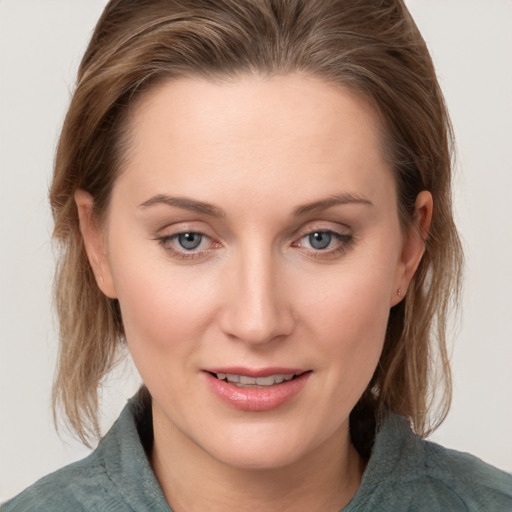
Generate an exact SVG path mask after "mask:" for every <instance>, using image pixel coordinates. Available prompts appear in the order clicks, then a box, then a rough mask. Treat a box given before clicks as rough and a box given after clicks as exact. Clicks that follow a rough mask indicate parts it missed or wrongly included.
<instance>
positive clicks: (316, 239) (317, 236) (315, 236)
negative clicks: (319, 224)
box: [308, 231, 332, 250]
mask: <svg viewBox="0 0 512 512" xmlns="http://www.w3.org/2000/svg"><path fill="white" fill-rule="evenodd" d="M308 239H309V244H310V245H311V247H313V249H318V250H322V249H327V247H329V245H330V244H331V241H332V234H331V233H327V232H326V231H317V232H315V233H311V234H310V235H308Z"/></svg>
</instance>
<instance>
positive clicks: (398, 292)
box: [396, 288, 402, 297]
mask: <svg viewBox="0 0 512 512" xmlns="http://www.w3.org/2000/svg"><path fill="white" fill-rule="evenodd" d="M396 294H397V295H398V296H399V297H401V296H402V290H401V289H400V288H398V290H397V291H396Z"/></svg>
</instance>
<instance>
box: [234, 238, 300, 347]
mask: <svg viewBox="0 0 512 512" xmlns="http://www.w3.org/2000/svg"><path fill="white" fill-rule="evenodd" d="M232 276H233V279H232V281H231V284H230V297H229V301H228V306H227V311H225V323H224V330H225V331H226V332H227V333H228V334H230V335H231V336H234V337H236V338H238V339H240V340H242V341H245V342H246V343H250V344H264V343H267V342H269V341H271V340H273V339H275V338H276V337H279V336H284V335H287V334H289V333H290V332H291V330H292V329H293V318H292V314H291V309H290V303H289V301H288V298H287V296H286V294H285V293H283V291H282V290H283V287H282V283H280V281H281V279H282V275H280V272H279V262H278V260H277V258H275V257H274V256H273V254H272V250H271V248H269V247H267V246H265V245H264V244H259V245H256V244H250V246H248V247H244V248H241V249H240V250H239V251H238V255H237V258H236V262H234V272H233V274H232Z"/></svg>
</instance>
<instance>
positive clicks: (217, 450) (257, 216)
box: [75, 75, 432, 512]
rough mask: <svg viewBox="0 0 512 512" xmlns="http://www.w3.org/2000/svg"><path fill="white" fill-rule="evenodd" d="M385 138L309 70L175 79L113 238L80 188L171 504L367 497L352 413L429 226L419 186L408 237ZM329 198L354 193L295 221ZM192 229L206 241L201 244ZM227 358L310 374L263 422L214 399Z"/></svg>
mask: <svg viewBox="0 0 512 512" xmlns="http://www.w3.org/2000/svg"><path fill="white" fill-rule="evenodd" d="M379 128H380V126H379V118H378V116H377V115H376V113H375V112H374V111H373V110H372V108H371V107H370V106H369V105H368V103H367V102H365V101H364V100H363V99H362V98H360V97H358V96H356V95H354V94H353V93H351V92H348V91H347V90H344V89H342V88H339V87H335V86H333V85H328V84H326V83H324V82H322V81H320V80H317V79H314V78H305V77H302V76H298V75H288V76H283V77H274V78H264V77H260V76H244V77H238V78H236V79H232V80H230V81H224V82H222V83H216V82H212V81H207V80H204V79H199V78H190V79H180V80H175V81H172V82H168V83H165V84H164V85H162V86H160V87H159V88H158V89H156V90H153V91H151V92H149V93H148V94H146V96H144V97H143V98H142V100H141V101H140V102H139V104H137V105H136V106H135V108H134V109H133V112H132V116H131V119H130V133H131V138H130V149H129V152H128V154H127V158H126V163H125V165H124V167H123V169H122V170H121V171H122V172H121V174H120V176H119V178H118V179H117V181H116V183H115V185H114V188H113V193H112V198H111V204H110V208H109V212H108V215H107V218H106V221H105V222H104V223H103V224H102V225H101V226H98V224H97V223H95V222H94V218H93V216H92V206H93V201H92V198H91V197H90V196H89V194H87V193H86V192H84V191H81V190H79V191H78V192H77V193H76V196H75V198H76V202H77V205H78V210H79V215H80V222H81V229H82V233H83V236H84V240H85V244H86V249H87V253H88V256H89V259H90V261H91V265H92V267H93V269H94V272H95V275H96V277H97V281H98V285H99V286H100V288H101V289H102V291H103V292H104V293H105V294H106V295H107V296H109V297H112V298H117V299H118V300H119V303H120V307H121V311H122V315H123V321H124V326H125V332H126V338H127V343H128V347H129V349H130V352H131V354H132V357H133V359H134V361H135V364H136V366H137V368H138V370H139V372H140V374H141V376H142V379H143V381H144V382H145V384H146V385H147V387H148V388H149V390H150V392H151V395H152V397H153V417H154V433H155V444H154V449H153V454H152V464H153V468H154V470H155V474H156V476H157V478H158V480H159V482H160V484H161V486H162V489H163V491H164V493H165V495H166V497H167V499H168V501H169V503H170V505H171V506H172V507H173V510H176V511H177V512H180V511H185V510H186V511H187V512H190V511H200V510H201V511H202V510H210V511H216V510H225V509H226V507H228V506H230V507H236V508H237V510H242V511H243V510H255V509H259V508H260V507H269V508H270V509H272V510H276V511H288V510H296V507H297V504H300V506H301V509H303V510H312V511H315V510H318V511H320V510H322V511H329V510H332V511H335V510H336V511H337V510H339V509H340V508H341V507H342V506H344V505H345V504H346V503H348V501H349V500H350V499H351V498H352V497H353V495H354V494H355V492H356V491H357V488H358V486H359V484H360V481H361V476H362V472H363V470H364V461H362V460H361V458H360V457H359V455H358V453H357V452H356V450H355V449H354V447H353V446H352V444H351V442H350V436H349V431H348V417H349V414H350V411H351V409H352V408H353V407H354V405H355V404H356V402H357V400H358V399H359V397H360V396H361V394H362V393H363V391H364V389H365V388H366V386H367V384H368V382H369V380H370V378H371V376H372V374H373V372H374V370H375V367H376V365H377V363H378V360H379V357H380V354H381V350H382V346H383V341H384V335H385V329H386V324H387V319H388V314H389V309H390V307H392V306H393V305H395V304H396V303H397V302H398V301H400V300H401V298H402V297H403V296H404V295H405V293H406V290H407V286H408V284H409V282H410V280H411V278H412V276H413V274H414V272H415V270H416V268H417V266H418V263H419V261H420V259H421V256H422V254H423V251H424V241H423V238H422V236H421V235H420V233H426V232H427V231H428V227H429V223H430V218H431V214H432V198H431V196H430V194H429V193H428V192H422V193H421V194H420V195H419V196H418V198H417V201H416V211H415V214H414V217H413V219H412V222H411V226H410V227H409V228H408V229H406V230H404V229H402V228H401V226H400V223H399V220H398V213H397V197H396V191H395V182H394V178H393V174H392V171H391V169H390V167H389V165H388V164H387V162H386V161H385V159H384V157H383V154H382V152H381V150H380V141H379ZM162 195H165V196H172V197H180V198H186V199H187V200H193V201H200V202H203V203H208V204H209V205H212V206H213V207H214V208H215V210H214V212H213V213H217V214H220V215H211V213H212V212H211V211H206V210H205V209H204V208H202V210H201V211H197V209H190V208H189V207H184V204H183V202H182V203H181V206H177V205H175V204H174V205H171V204H168V203H169V201H167V203H165V202H162V201H159V197H161V196H162ZM334 195H336V196H338V199H339V198H340V197H341V198H342V199H345V200H346V199H347V197H349V198H350V199H351V201H350V202H341V204H330V203H329V204H327V203H325V202H324V203H323V204H322V205H321V206H323V207H322V208H320V207H319V206H318V205H317V208H309V210H308V209H307V208H302V212H301V213H299V214H297V210H298V209H301V207H302V206H303V205H308V204H311V203H315V202H318V201H326V200H330V199H332V198H333V196H334ZM354 199H357V200H354ZM148 201H149V202H148ZM331 203H332V202H331ZM141 205H143V206H141ZM305 210H307V211H305ZM180 232H189V233H191V232H199V233H204V234H205V235H206V236H204V237H203V238H200V245H199V246H198V247H197V248H196V249H193V250H188V251H187V250H185V249H184V248H183V247H182V246H181V245H180V240H182V239H178V238H177V236H176V233H180ZM315 232H321V233H324V234H323V235H322V237H323V240H325V239H326V238H325V237H327V240H329V238H328V237H329V236H331V239H330V240H331V241H330V242H329V245H328V246H327V248H325V249H318V248H317V246H314V245H313V242H314V239H312V238H311V237H310V236H309V235H310V234H311V233H315ZM329 232H330V233H336V235H334V234H331V235H329V234H328V233H329ZM165 237H167V238H165ZM182 241H183V240H182ZM398 289H400V290H401V297H400V296H399V295H398V293H397V291H398ZM219 366H243V367H247V368H265V367H269V366H284V367H292V368H303V369H307V370H310V371H311V375H310V376H309V378H308V379H307V382H306V384H305V386H304V388H303V389H302V390H301V391H300V392H299V393H298V395H296V396H294V397H293V398H292V399H291V400H289V401H288V402H286V403H285V404H284V405H282V406H280V407H277V408H276V409H273V410H270V411H257V412H253V411H243V410H238V409H236V408H234V407H232V406H230V405H229V404H226V403H224V402H222V401H220V400H219V398H218V397H217V396H215V395H214V394H213V393H212V392H211V391H210V389H209V388H208V386H207V385H206V384H205V378H204V377H205V374H204V372H203V369H204V368H207V367H219ZM198 490H201V492H198Z"/></svg>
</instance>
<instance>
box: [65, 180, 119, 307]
mask: <svg viewBox="0 0 512 512" xmlns="http://www.w3.org/2000/svg"><path fill="white" fill-rule="evenodd" d="M74 197H75V203H76V206H77V209H78V220H79V222H80V232H81V234H82V239H83V241H84V247H85V251H86V253H87V258H88V260H89V264H90V265H91V268H92V270H93V272H94V276H95V278H96V283H97V284H98V287H99V288H100V290H101V291H102V292H103V293H104V294H105V295H106V296H107V297H110V298H111V299H115V298H117V293H116V290H115V286H114V283H113V280H112V273H111V271H110V263H109V261H108V257H107V252H106V248H105V237H104V235H103V231H102V230H101V228H100V227H99V226H98V224H97V222H96V221H95V219H94V215H93V209H94V200H93V198H92V196H91V195H90V194H89V193H88V192H86V191H85V190H82V189H78V190H77V191H76V192H75V196H74Z"/></svg>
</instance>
